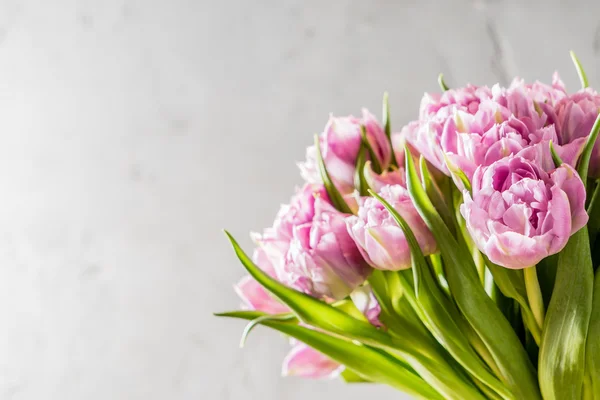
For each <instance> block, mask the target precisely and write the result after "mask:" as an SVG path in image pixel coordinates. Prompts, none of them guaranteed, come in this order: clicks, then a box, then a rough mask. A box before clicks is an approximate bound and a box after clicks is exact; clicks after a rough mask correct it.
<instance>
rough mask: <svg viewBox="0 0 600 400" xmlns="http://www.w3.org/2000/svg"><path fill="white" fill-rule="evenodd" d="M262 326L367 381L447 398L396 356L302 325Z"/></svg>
mask: <svg viewBox="0 0 600 400" xmlns="http://www.w3.org/2000/svg"><path fill="white" fill-rule="evenodd" d="M221 316H227V317H233V318H242V319H247V318H246V314H242V313H236V312H233V313H225V314H221ZM262 324H263V325H265V326H268V327H269V328H272V329H275V330H278V331H279V332H282V333H284V334H286V335H288V336H291V337H293V338H295V339H298V340H300V341H301V342H303V343H305V344H307V345H308V346H310V347H312V348H313V349H315V350H317V351H319V352H321V353H323V354H324V355H326V356H327V357H329V358H331V359H332V360H334V361H336V362H338V363H340V364H343V365H345V366H346V368H349V369H350V370H352V371H353V372H355V373H356V374H357V375H358V376H359V377H361V378H362V379H364V380H367V381H372V382H379V383H383V384H387V385H390V386H392V387H394V388H396V389H398V390H401V391H403V392H405V393H407V394H409V395H411V396H416V397H418V398H422V399H440V400H442V399H443V397H442V396H441V395H440V394H439V393H437V392H436V391H435V390H434V389H433V388H432V387H431V386H429V385H428V384H427V382H425V381H424V380H423V379H422V378H420V377H419V376H418V375H416V374H414V373H413V372H411V371H408V370H406V369H405V368H404V367H403V366H402V365H401V364H399V363H397V362H396V360H395V359H394V358H393V357H391V356H389V355H388V354H385V353H384V352H381V351H380V350H377V349H374V348H372V347H370V346H365V345H360V344H355V343H353V342H351V341H348V340H344V339H339V338H336V337H333V336H330V335H327V334H325V333H322V332H317V331H315V330H312V329H309V328H305V327H302V326H299V325H292V324H282V323H279V322H278V321H273V320H264V321H263V322H262Z"/></svg>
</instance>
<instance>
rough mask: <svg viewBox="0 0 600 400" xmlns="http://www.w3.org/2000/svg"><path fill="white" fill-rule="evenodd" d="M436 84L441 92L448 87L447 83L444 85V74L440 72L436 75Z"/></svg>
mask: <svg viewBox="0 0 600 400" xmlns="http://www.w3.org/2000/svg"><path fill="white" fill-rule="evenodd" d="M438 85H440V88H441V89H442V91H443V92H445V91H446V90H449V89H450V88H449V87H448V85H446V82H444V74H442V73H440V74H439V75H438Z"/></svg>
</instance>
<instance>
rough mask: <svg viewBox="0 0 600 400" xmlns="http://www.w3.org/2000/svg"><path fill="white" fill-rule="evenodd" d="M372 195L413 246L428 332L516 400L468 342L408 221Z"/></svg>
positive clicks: (417, 291) (417, 290) (490, 384)
mask: <svg viewBox="0 0 600 400" xmlns="http://www.w3.org/2000/svg"><path fill="white" fill-rule="evenodd" d="M371 195H372V196H373V197H375V198H376V199H377V200H379V202H380V203H381V204H382V205H383V206H384V207H385V208H386V210H387V211H388V212H389V213H390V215H391V216H392V217H393V218H394V220H395V221H396V223H397V224H398V226H400V228H401V229H402V231H403V232H404V236H405V237H406V240H407V242H408V245H409V247H410V253H411V261H412V271H413V276H414V282H415V283H414V286H415V294H416V298H417V302H418V307H419V309H420V310H421V312H422V315H423V322H424V323H425V325H426V326H427V328H428V329H429V331H430V332H431V333H432V334H433V336H434V337H435V338H436V339H437V340H438V341H439V342H440V343H441V344H442V346H444V347H445V348H446V349H447V350H448V352H449V353H450V354H451V355H452V356H453V357H454V359H455V360H456V361H457V362H458V363H459V364H460V365H461V366H462V367H463V368H465V369H466V370H467V371H468V372H469V373H470V374H471V375H473V376H474V377H475V378H477V379H479V380H480V381H481V382H482V383H484V384H485V385H487V386H488V387H490V388H491V389H492V390H493V391H495V392H496V393H497V394H499V395H500V397H501V398H503V399H513V398H514V397H513V396H512V395H511V393H510V392H509V391H508V390H507V389H506V387H504V385H502V383H501V382H500V381H499V380H498V379H496V377H495V376H494V375H493V374H491V373H490V372H489V370H488V369H487V366H486V365H485V364H484V363H483V362H482V361H481V359H480V358H479V356H478V355H477V353H476V352H475V351H474V350H473V348H472V347H471V345H470V344H469V342H468V341H467V340H466V338H465V336H464V332H463V331H462V329H461V327H459V325H458V323H459V321H460V320H461V318H462V317H461V315H460V313H459V311H458V310H457V309H456V308H455V305H454V303H452V302H451V301H450V300H449V299H448V297H446V295H445V294H444V293H443V292H442V290H441V289H440V288H439V286H438V284H437V283H436V282H435V280H434V278H433V276H432V275H431V270H430V269H429V266H428V265H427V262H426V261H425V257H424V256H423V252H422V251H421V248H420V246H419V243H418V242H417V238H416V237H415V235H414V233H413V231H412V229H411V228H410V226H409V225H408V223H407V222H406V220H404V218H402V216H401V215H400V214H399V213H398V212H397V211H396V210H395V209H394V207H392V206H391V205H390V204H389V203H388V202H387V201H385V200H384V199H383V198H382V197H381V196H379V195H377V194H376V193H374V192H371Z"/></svg>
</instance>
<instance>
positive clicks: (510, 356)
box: [405, 148, 541, 400]
mask: <svg viewBox="0 0 600 400" xmlns="http://www.w3.org/2000/svg"><path fill="white" fill-rule="evenodd" d="M405 151H406V154H407V156H406V171H407V188H408V191H409V194H410V197H411V198H412V200H413V203H414V204H415V207H416V208H417V210H418V212H419V214H420V215H421V217H422V218H423V220H424V221H425V223H426V224H427V226H428V227H429V229H430V230H431V232H432V233H433V235H434V236H435V239H436V241H437V243H438V246H439V248H440V250H441V253H442V257H443V259H444V264H445V265H446V267H447V270H446V277H447V279H448V284H449V285H450V291H451V292H452V295H453V296H454V299H455V300H456V303H457V305H458V308H459V309H460V311H461V312H462V314H463V315H464V316H465V318H466V319H467V321H468V322H469V323H470V324H471V326H472V327H473V328H474V329H475V331H476V332H477V334H478V335H479V336H480V337H481V339H482V340H483V341H484V343H485V344H486V346H487V347H488V349H489V351H490V352H491V354H492V356H493V357H494V360H495V361H496V364H497V366H498V368H499V369H500V373H501V374H502V376H501V379H502V381H503V382H504V384H505V385H506V386H507V387H508V388H509V389H510V390H511V392H512V394H513V395H514V396H515V397H516V398H517V399H528V400H529V399H531V400H534V399H540V398H541V396H540V393H539V388H538V385H537V382H536V377H535V369H534V368H533V365H532V364H531V362H530V360H529V357H528V355H527V352H526V351H525V349H524V348H523V346H522V345H521V342H520V341H519V338H518V337H517V336H516V334H515V332H514V331H513V330H512V327H511V325H510V323H509V322H508V321H507V320H506V318H505V317H504V315H503V314H502V312H501V311H500V309H498V307H497V306H496V304H495V303H494V302H493V301H492V300H491V299H490V297H489V296H488V295H487V293H486V292H485V291H484V289H483V287H482V286H481V283H480V280H479V277H478V275H477V271H476V268H475V265H474V263H473V259H472V258H471V255H470V253H469V250H468V248H467V247H466V246H464V245H462V246H461V245H459V242H457V241H456V239H455V238H454V237H453V236H452V234H451V232H450V231H449V229H448V227H447V226H446V225H445V224H444V222H443V220H442V218H441V217H440V215H439V214H438V213H437V211H436V209H435V207H434V206H433V204H432V203H431V200H430V199H429V198H428V197H427V194H426V193H425V190H424V189H423V187H422V186H421V183H420V181H419V177H418V175H417V171H416V168H415V165H414V162H413V160H412V156H411V155H410V149H408V148H406V149H405Z"/></svg>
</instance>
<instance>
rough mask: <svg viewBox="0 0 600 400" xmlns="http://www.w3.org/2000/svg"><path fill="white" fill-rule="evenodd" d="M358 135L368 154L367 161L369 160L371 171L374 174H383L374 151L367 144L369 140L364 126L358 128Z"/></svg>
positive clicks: (369, 144)
mask: <svg viewBox="0 0 600 400" xmlns="http://www.w3.org/2000/svg"><path fill="white" fill-rule="evenodd" d="M360 134H361V137H362V144H363V146H364V147H365V149H367V151H368V152H369V159H370V160H371V164H372V165H373V171H375V173H376V174H381V173H382V172H383V169H382V167H381V164H380V163H379V158H378V157H377V153H375V150H373V147H372V146H371V143H370V142H369V138H368V137H367V128H365V126H364V125H361V126H360Z"/></svg>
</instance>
